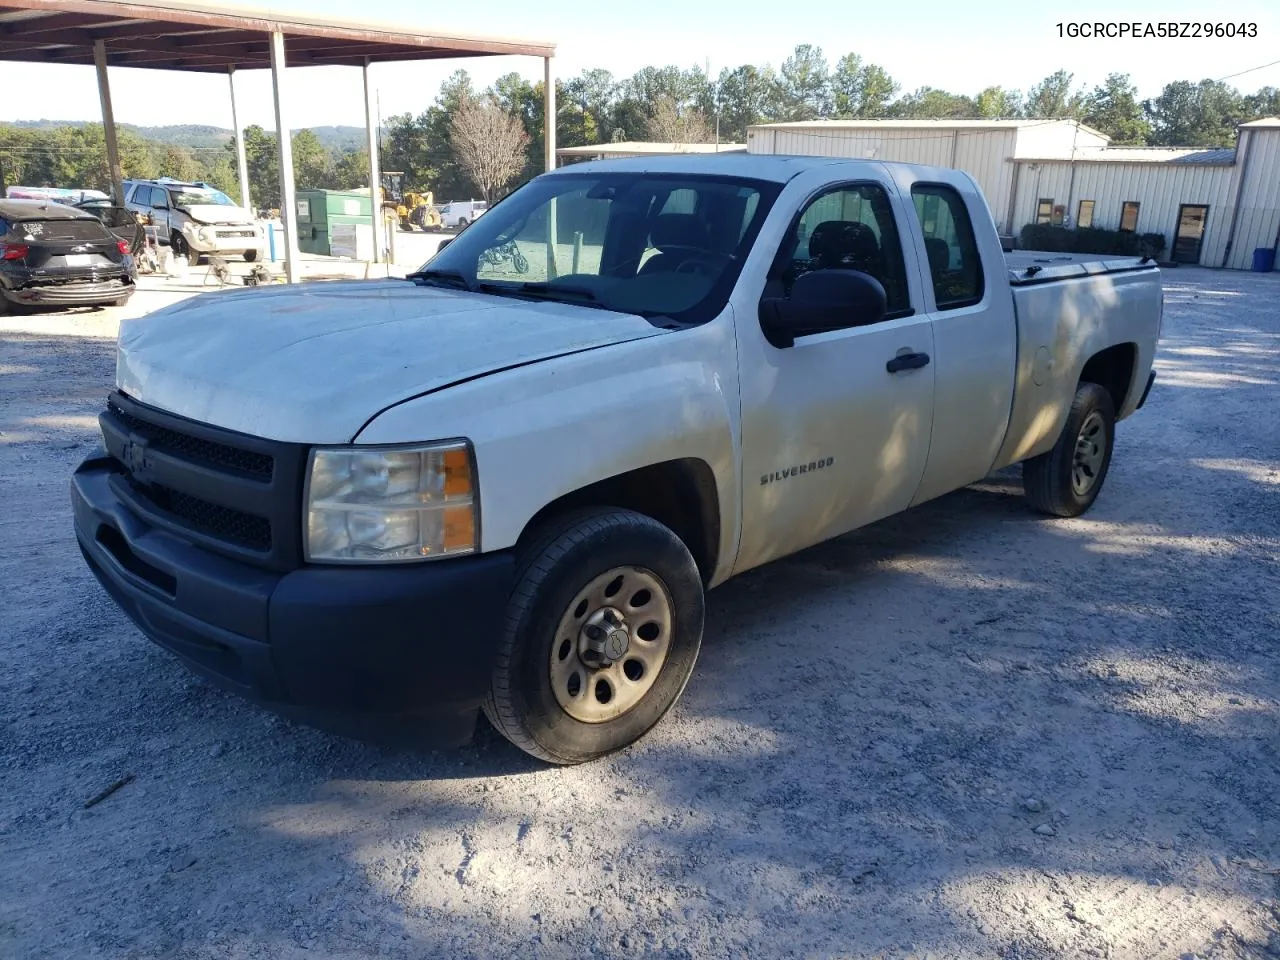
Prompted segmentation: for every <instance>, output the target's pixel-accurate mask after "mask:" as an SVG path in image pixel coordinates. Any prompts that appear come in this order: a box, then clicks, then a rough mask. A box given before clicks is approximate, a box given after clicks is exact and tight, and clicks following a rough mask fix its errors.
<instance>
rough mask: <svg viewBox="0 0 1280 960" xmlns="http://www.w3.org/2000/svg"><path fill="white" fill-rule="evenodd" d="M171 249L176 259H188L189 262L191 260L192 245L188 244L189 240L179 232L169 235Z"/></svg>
mask: <svg viewBox="0 0 1280 960" xmlns="http://www.w3.org/2000/svg"><path fill="white" fill-rule="evenodd" d="M169 248H170V249H171V250H172V251H173V255H174V256H175V257H186V258H187V259H188V260H189V259H190V258H191V244H189V243H187V238H186V237H184V236H183V235H182V234H180V233H179V232H178V231H177V230H175V231H173V233H171V234H170V235H169Z"/></svg>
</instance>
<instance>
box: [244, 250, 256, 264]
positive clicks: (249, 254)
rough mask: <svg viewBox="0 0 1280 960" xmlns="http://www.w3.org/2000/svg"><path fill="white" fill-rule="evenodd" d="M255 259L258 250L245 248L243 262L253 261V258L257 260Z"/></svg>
mask: <svg viewBox="0 0 1280 960" xmlns="http://www.w3.org/2000/svg"><path fill="white" fill-rule="evenodd" d="M257 259H258V251H257V250H246V251H245V252H244V262H245V263H253V261H255V260H257Z"/></svg>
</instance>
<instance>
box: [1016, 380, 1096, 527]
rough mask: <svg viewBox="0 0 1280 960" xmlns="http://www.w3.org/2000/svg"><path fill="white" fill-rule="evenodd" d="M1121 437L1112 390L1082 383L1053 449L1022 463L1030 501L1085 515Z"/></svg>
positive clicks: (1054, 512) (1059, 512) (1056, 513)
mask: <svg viewBox="0 0 1280 960" xmlns="http://www.w3.org/2000/svg"><path fill="white" fill-rule="evenodd" d="M1115 439H1116V411H1115V403H1114V402H1113V401H1112V399H1111V394H1110V393H1108V392H1107V391H1106V390H1105V389H1104V388H1103V387H1100V386H1098V384H1096V383H1082V384H1080V386H1079V387H1078V388H1077V389H1076V396H1075V399H1074V400H1073V401H1072V403H1071V409H1070V411H1069V412H1068V413H1067V422H1066V423H1065V424H1064V425H1063V427H1062V433H1061V435H1060V436H1059V437H1058V442H1057V443H1055V444H1054V445H1053V449H1052V450H1050V451H1049V452H1048V453H1042V454H1041V455H1040V456H1038V457H1033V458H1031V459H1030V460H1027V461H1025V462H1024V463H1023V464H1022V484H1023V488H1024V490H1025V492H1026V497H1027V501H1028V502H1029V503H1030V504H1031V506H1032V507H1033V508H1035V509H1036V510H1039V511H1040V512H1041V513H1046V514H1048V515H1049V516H1053V517H1078V516H1080V514H1082V513H1084V512H1085V511H1086V510H1088V509H1089V508H1090V507H1091V506H1093V501H1094V500H1096V499H1097V498H1098V493H1099V492H1100V491H1101V490H1102V484H1103V483H1104V482H1105V481H1106V479H1107V471H1108V470H1109V469H1110V468H1111V451H1112V449H1113V448H1114V446H1115Z"/></svg>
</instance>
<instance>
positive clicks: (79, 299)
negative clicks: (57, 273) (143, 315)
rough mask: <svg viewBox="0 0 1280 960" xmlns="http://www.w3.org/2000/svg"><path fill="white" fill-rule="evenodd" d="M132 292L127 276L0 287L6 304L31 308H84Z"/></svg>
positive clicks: (124, 296) (127, 295)
mask: <svg viewBox="0 0 1280 960" xmlns="http://www.w3.org/2000/svg"><path fill="white" fill-rule="evenodd" d="M132 295H133V281H132V280H131V279H130V278H129V277H128V276H127V275H125V276H120V277H115V278H111V279H94V280H84V281H72V280H64V281H58V282H53V283H50V282H40V281H37V282H35V283H31V284H28V285H26V286H21V287H14V288H9V287H0V296H3V297H4V298H5V299H6V300H8V301H9V302H10V303H17V304H22V305H25V306H32V307H87V306H97V305H98V304H104V303H114V302H115V301H116V300H120V299H123V298H126V297H130V296H132Z"/></svg>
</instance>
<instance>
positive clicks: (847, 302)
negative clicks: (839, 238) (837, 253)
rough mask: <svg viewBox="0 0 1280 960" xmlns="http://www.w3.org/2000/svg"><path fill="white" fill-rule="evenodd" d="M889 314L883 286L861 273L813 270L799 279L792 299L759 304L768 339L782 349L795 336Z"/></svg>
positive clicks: (876, 320)
mask: <svg viewBox="0 0 1280 960" xmlns="http://www.w3.org/2000/svg"><path fill="white" fill-rule="evenodd" d="M887 312H888V298H887V296H886V295H885V292H884V287H882V286H881V285H880V281H878V280H877V279H876V278H875V277H873V276H871V275H870V274H866V273H862V272H861V271H860V270H814V271H812V272H810V273H805V274H802V275H801V276H800V277H799V278H797V279H796V282H795V284H794V285H793V286H792V288H791V296H789V297H766V298H765V299H763V300H761V301H760V328H761V329H762V330H763V331H764V336H765V339H766V340H768V341H769V343H771V344H772V345H773V346H775V347H778V348H779V349H783V348H786V347H792V346H795V342H796V337H806V336H809V335H811V334H815V333H826V332H827V331H829V330H844V329H846V328H848V327H862V326H866V325H867V324H871V323H879V322H880V321H881V320H883V319H884V315H885V313H887Z"/></svg>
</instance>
